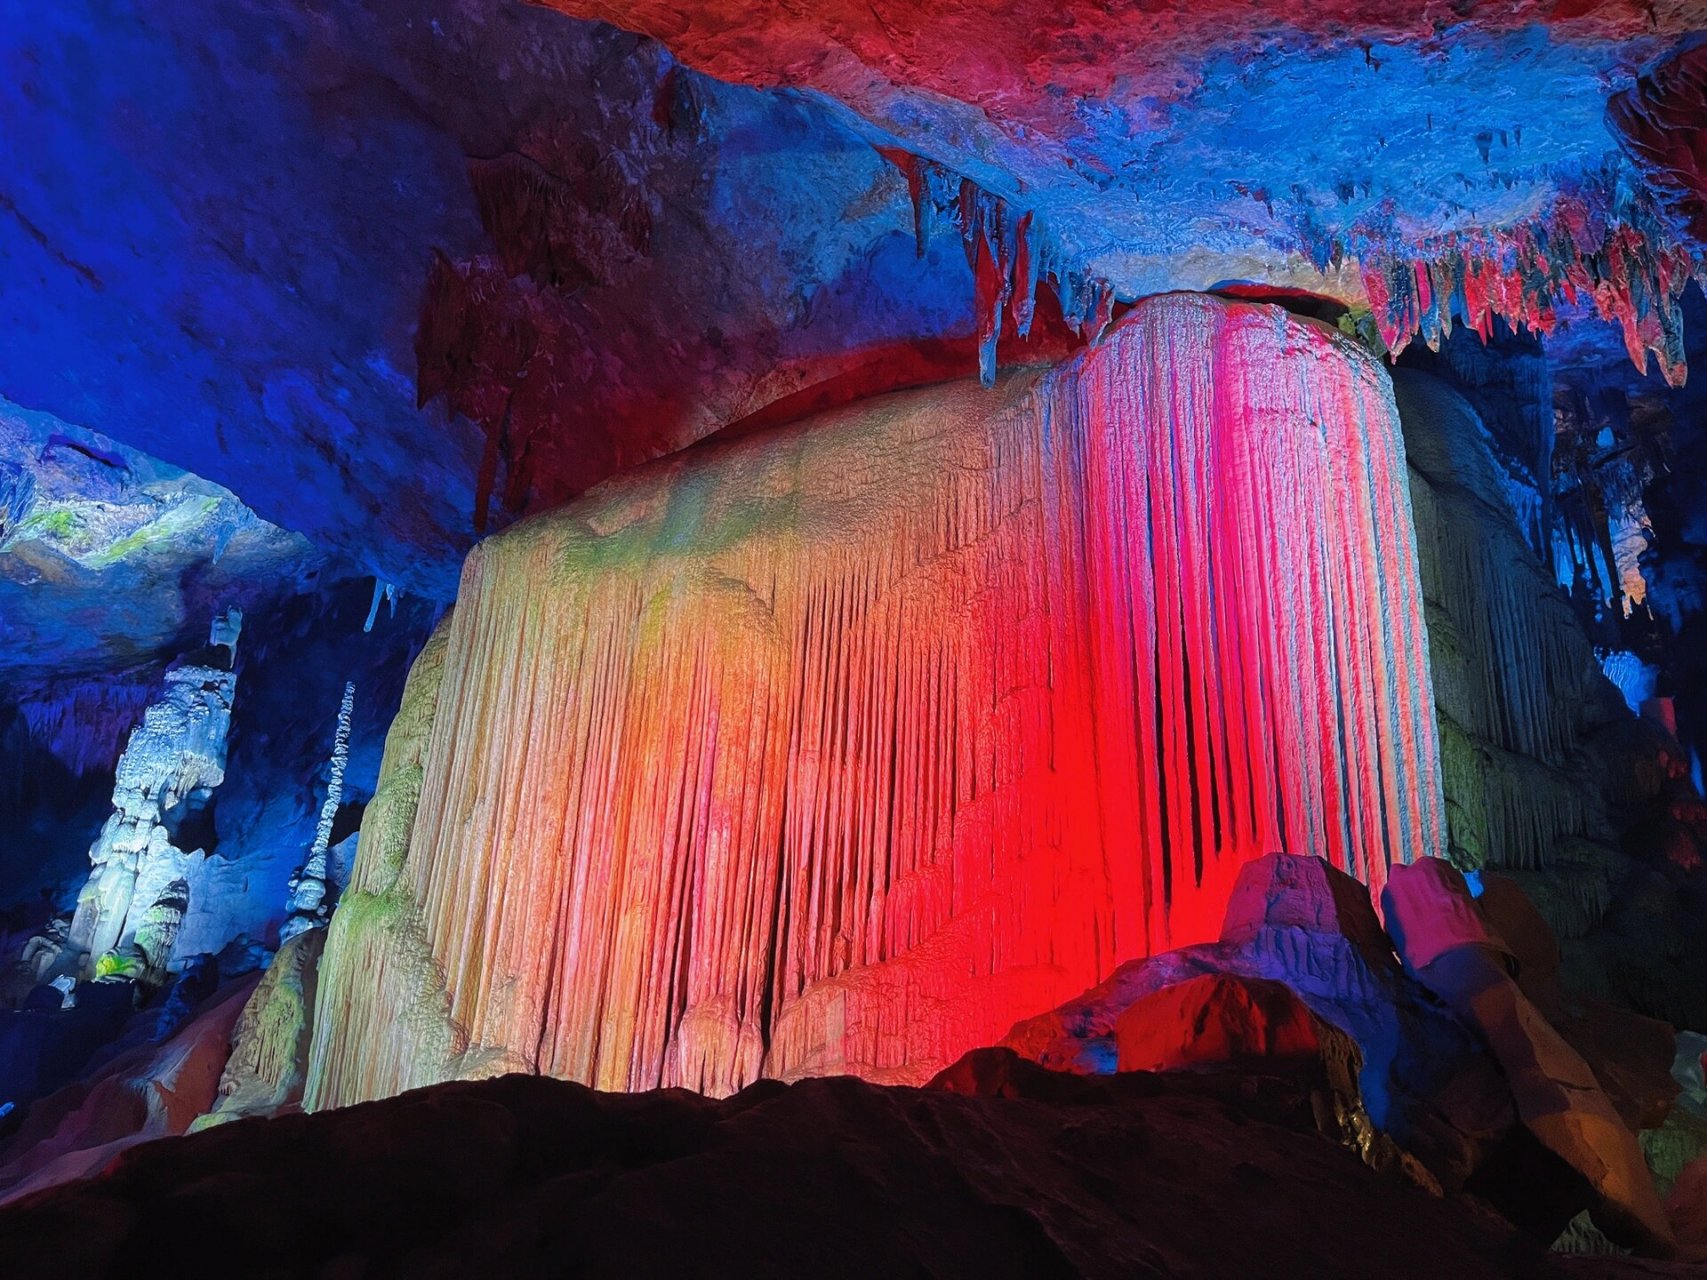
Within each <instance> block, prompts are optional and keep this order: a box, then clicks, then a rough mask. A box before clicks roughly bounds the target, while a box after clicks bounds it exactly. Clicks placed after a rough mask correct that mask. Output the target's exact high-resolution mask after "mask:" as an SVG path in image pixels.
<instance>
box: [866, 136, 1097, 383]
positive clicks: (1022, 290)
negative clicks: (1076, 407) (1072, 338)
mask: <svg viewBox="0 0 1707 1280" xmlns="http://www.w3.org/2000/svg"><path fill="white" fill-rule="evenodd" d="M876 150H877V153H878V154H879V155H881V156H882V157H883V158H884V159H885V160H887V161H888V162H889V163H890V164H892V165H894V166H895V167H896V169H898V170H899V171H900V173H901V176H902V177H903V178H904V179H905V180H906V183H907V195H908V198H909V199H910V200H911V202H912V206H913V234H914V238H915V240H916V242H917V245H918V252H919V256H920V257H921V258H922V257H923V256H924V255H925V250H926V248H927V247H928V246H929V244H930V237H931V234H932V230H933V228H934V227H935V225H936V222H937V219H938V218H939V217H940V216H941V215H942V213H943V212H944V211H945V210H946V211H948V212H949V214H950V216H951V218H952V221H953V223H954V224H955V225H956V226H957V227H958V228H959V229H960V242H961V247H962V248H963V249H964V250H965V251H966V263H967V265H968V266H969V267H971V268H972V289H973V297H972V305H973V315H974V318H975V323H976V325H977V335H978V377H979V380H980V381H981V382H982V383H983V384H984V385H985V386H986V387H989V386H994V385H995V381H996V355H997V347H998V344H999V343H1000V341H1001V337H1002V333H1003V330H1004V328H1006V327H1007V326H1009V325H1011V326H1012V329H1013V332H1014V333H1015V335H1017V336H1018V337H1020V338H1024V337H1026V336H1027V335H1029V334H1030V332H1031V325H1032V320H1033V319H1034V318H1035V315H1036V310H1037V290H1038V288H1039V287H1040V286H1046V287H1048V288H1049V289H1050V290H1051V292H1052V293H1053V294H1054V295H1055V298H1056V300H1057V301H1058V302H1059V304H1060V308H1061V314H1062V317H1063V319H1064V320H1065V321H1066V323H1067V325H1068V327H1069V328H1070V329H1071V330H1072V331H1073V332H1075V333H1077V334H1078V335H1079V336H1080V337H1082V338H1085V339H1087V340H1091V341H1094V340H1095V339H1097V338H1098V337H1100V336H1101V335H1102V333H1103V331H1104V330H1105V329H1107V328H1108V326H1109V324H1110V323H1111V322H1112V321H1113V319H1114V310H1115V305H1116V298H1115V290H1114V286H1113V285H1112V284H1110V283H1109V282H1108V281H1107V280H1104V279H1102V278H1101V277H1099V276H1095V275H1088V274H1086V273H1085V272H1083V271H1080V270H1078V269H1077V268H1072V267H1069V266H1068V265H1066V264H1065V259H1064V256H1063V255H1060V254H1057V253H1055V252H1053V242H1052V240H1051V239H1050V237H1049V234H1048V230H1047V228H1046V227H1045V225H1044V222H1043V219H1042V218H1041V216H1040V215H1039V214H1038V212H1037V210H1035V209H1024V210H1021V209H1019V208H1017V207H1016V206H1015V205H1014V203H1013V202H1012V200H1010V199H1008V198H1007V197H1004V196H1002V195H1000V194H998V193H996V192H994V191H991V190H989V189H988V188H986V187H984V186H982V185H980V184H979V183H978V182H976V181H974V180H973V179H972V178H969V177H965V176H964V175H960V174H956V173H954V172H953V171H952V170H950V169H948V168H947V167H945V166H944V165H941V164H938V163H937V162H936V161H934V160H931V159H928V158H927V157H924V156H921V155H917V154H915V153H913V152H911V151H906V150H903V149H901V148H899V147H878V148H876ZM1004 316H1005V319H1004Z"/></svg>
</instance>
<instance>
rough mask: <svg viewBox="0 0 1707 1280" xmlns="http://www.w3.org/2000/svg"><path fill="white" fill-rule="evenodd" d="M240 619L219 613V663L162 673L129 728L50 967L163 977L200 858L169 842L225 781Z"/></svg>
mask: <svg viewBox="0 0 1707 1280" xmlns="http://www.w3.org/2000/svg"><path fill="white" fill-rule="evenodd" d="M242 626H243V614H242V612H241V611H240V610H238V609H235V608H232V609H227V610H226V611H225V612H224V613H223V614H221V615H220V616H218V617H216V618H215V619H214V621H213V626H212V628H211V629H210V632H209V635H208V643H209V645H210V647H212V648H215V649H218V648H223V649H224V650H225V659H224V662H225V665H224V666H223V667H221V666H214V665H201V664H197V663H191V664H186V665H183V666H178V667H174V668H173V669H172V670H170V671H168V672H167V673H166V690H165V693H164V694H163V695H162V696H161V698H160V699H159V700H158V701H157V702H155V703H154V704H153V705H152V706H150V707H149V708H148V710H147V711H146V712H144V713H143V717H142V723H141V724H140V725H138V726H137V727H136V728H135V729H134V730H133V731H132V732H131V735H130V741H129V743H127V744H126V746H125V750H124V754H123V755H122V756H120V757H119V762H118V770H117V777H116V778H115V780H114V783H113V813H112V816H111V817H109V818H108V819H107V823H106V826H104V827H102V828H101V834H100V835H99V836H98V837H97V838H96V840H95V843H94V845H92V846H91V847H90V849H89V862H90V864H91V866H90V871H89V879H88V881H87V882H86V883H85V884H84V886H83V890H82V892H81V893H79V894H78V895H77V913H76V915H75V916H74V917H73V918H72V922H71V931H70V936H69V938H68V940H67V943H66V948H65V951H64V952H63V954H62V955H61V956H60V958H59V962H58V964H57V965H56V966H55V968H57V969H59V970H60V971H61V972H69V973H72V974H74V975H75V976H77V977H78V978H80V979H87V978H98V977H113V976H123V977H136V978H140V979H143V980H145V981H158V980H159V979H160V978H162V977H163V976H164V975H165V973H166V970H167V967H168V966H169V965H170V963H171V960H172V948H173V945H174V944H175V943H176V941H177V936H178V928H179V925H180V924H181V923H182V921H183V918H184V912H185V910H186V909H187V907H188V905H189V882H188V873H189V871H190V868H191V867H192V866H193V865H194V864H195V863H196V862H197V861H198V860H199V859H201V858H204V857H206V856H207V855H206V853H205V852H204V851H202V850H200V849H192V850H187V849H182V848H179V847H178V845H177V844H176V843H175V841H176V840H177V839H179V838H180V832H182V831H183V829H184V827H185V825H186V824H187V823H191V822H193V821H194V820H195V819H197V818H198V817H199V816H200V815H202V814H203V813H205V812H206V810H207V807H208V805H209V803H210V802H211V800H212V798H213V792H214V789H215V788H217V787H218V786H219V785H220V783H222V782H223V781H224V780H225V751H226V735H227V734H228V733H229V731H230V728H231V698H232V693H233V691H234V689H235V687H236V683H237V677H236V674H235V672H233V671H232V670H231V665H232V663H233V661H234V659H235V657H236V653H237V637H238V634H239V632H240V631H241V630H242Z"/></svg>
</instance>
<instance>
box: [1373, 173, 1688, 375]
mask: <svg viewBox="0 0 1707 1280" xmlns="http://www.w3.org/2000/svg"><path fill="white" fill-rule="evenodd" d="M1600 187H1603V188H1604V189H1606V190H1608V191H1612V192H1613V193H1614V195H1613V196H1612V197H1611V198H1610V203H1611V207H1610V208H1601V207H1600V205H1601V204H1602V203H1603V201H1601V200H1599V199H1596V200H1590V199H1589V198H1587V197H1586V196H1583V195H1567V196H1565V197H1563V198H1561V199H1560V200H1559V201H1558V202H1557V204H1556V205H1555V206H1554V207H1553V209H1552V210H1550V211H1549V212H1548V214H1547V215H1546V216H1544V217H1542V218H1538V219H1536V220H1534V221H1532V222H1529V223H1526V224H1523V225H1520V226H1517V227H1515V228H1510V229H1496V230H1481V231H1477V232H1474V233H1469V234H1463V235H1453V236H1449V237H1446V238H1444V239H1441V240H1438V241H1435V242H1432V243H1429V244H1426V245H1422V246H1419V247H1417V248H1415V249H1414V250H1411V251H1408V252H1406V253H1404V254H1401V255H1397V256H1396V255H1394V254H1393V252H1392V251H1391V250H1390V249H1388V248H1386V247H1384V246H1381V245H1372V246H1371V247H1370V248H1369V250H1368V251H1367V252H1366V253H1365V254H1363V255H1362V257H1361V259H1360V261H1361V265H1362V271H1363V283H1364V288H1365V291H1366V292H1367V293H1368V295H1369V303H1370V307H1371V309H1372V310H1373V312H1374V316H1375V321H1376V324H1377V326H1378V327H1379V329H1380V333H1381V340H1382V341H1383V342H1384V343H1386V345H1387V347H1388V349H1389V350H1390V351H1392V352H1393V353H1394V354H1395V355H1396V354H1398V353H1399V352H1400V351H1402V350H1404V348H1405V347H1406V345H1408V344H1409V342H1410V341H1411V339H1413V338H1416V337H1421V338H1422V339H1423V341H1424V342H1426V343H1428V345H1429V346H1431V347H1435V346H1438V345H1439V343H1440V340H1441V339H1442V338H1443V337H1445V336H1446V335H1448V334H1450V333H1451V332H1452V326H1453V324H1454V322H1457V323H1460V324H1464V325H1467V326H1468V327H1470V328H1472V329H1474V330H1475V331H1476V332H1477V333H1479V334H1481V336H1482V337H1483V338H1484V339H1486V338H1488V337H1489V336H1490V335H1491V334H1492V332H1493V323H1494V318H1495V317H1496V316H1497V317H1499V318H1501V319H1503V320H1505V321H1507V322H1508V323H1509V324H1510V325H1511V326H1512V327H1513V328H1516V327H1518V326H1520V325H1521V326H1523V327H1524V328H1527V329H1528V330H1529V331H1530V332H1531V333H1535V334H1547V333H1551V332H1552V331H1553V329H1554V327H1555V325H1556V324H1557V322H1558V318H1557V311H1558V308H1559V307H1560V306H1561V305H1564V304H1578V303H1581V304H1585V305H1592V306H1593V307H1594V309H1595V311H1596V313H1597V314H1598V315H1599V316H1600V317H1601V319H1603V320H1608V321H1615V322H1617V323H1618V325H1619V326H1620V327H1621V328H1622V330H1623V333H1624V344H1625V349H1626V350H1627V351H1628V353H1629V356H1630V359H1631V361H1632V362H1633V363H1634V364H1635V366H1636V367H1637V368H1638V369H1640V370H1642V371H1644V372H1646V370H1647V366H1648V353H1649V352H1650V351H1651V352H1653V354H1654V357H1655V359H1656V361H1657V362H1658V364H1659V369H1660V372H1661V373H1662V374H1663V375H1664V377H1665V379H1666V381H1667V382H1668V383H1669V384H1670V385H1672V386H1674V387H1677V386H1682V385H1683V382H1684V378H1685V377H1686V375H1687V372H1688V370H1687V368H1686V365H1685V360H1684V354H1683V320H1682V314H1681V310H1680V307H1681V300H1682V297H1683V291H1684V288H1685V287H1686V286H1687V285H1688V283H1689V281H1690V277H1691V273H1692V271H1696V270H1699V264H1698V263H1697V262H1696V261H1694V260H1692V258H1691V256H1690V253H1689V251H1688V250H1687V249H1685V248H1683V247H1681V246H1678V245H1676V244H1675V243H1674V237H1673V236H1672V235H1671V234H1670V233H1669V231H1668V229H1667V228H1666V226H1665V224H1664V222H1663V220H1662V219H1661V217H1660V216H1659V215H1658V213H1657V212H1656V211H1655V210H1654V209H1652V208H1651V207H1650V205H1649V202H1648V200H1647V199H1646V198H1645V197H1644V196H1643V195H1642V194H1641V193H1640V192H1632V191H1631V190H1630V189H1629V188H1628V186H1627V184H1625V185H1621V184H1620V183H1619V182H1618V180H1617V176H1616V175H1613V174H1609V175H1607V176H1606V178H1605V180H1604V181H1603V182H1602V183H1601V184H1600ZM1600 187H1597V188H1596V189H1597V190H1598V189H1600Z"/></svg>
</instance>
